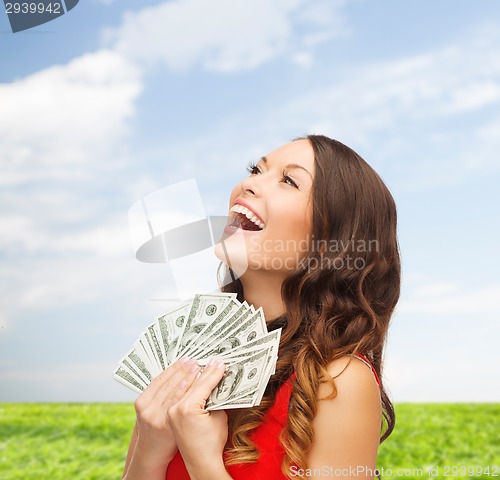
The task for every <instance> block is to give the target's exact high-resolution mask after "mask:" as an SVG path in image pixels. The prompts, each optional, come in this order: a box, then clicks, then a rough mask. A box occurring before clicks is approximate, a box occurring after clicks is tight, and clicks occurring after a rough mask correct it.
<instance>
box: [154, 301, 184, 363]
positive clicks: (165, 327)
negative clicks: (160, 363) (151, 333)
mask: <svg viewBox="0 0 500 480" xmlns="http://www.w3.org/2000/svg"><path fill="white" fill-rule="evenodd" d="M190 310H191V303H190V302H187V303H184V304H182V305H180V306H179V307H177V308H175V309H174V310H172V311H171V312H168V313H166V314H165V315H162V316H160V317H158V318H157V320H156V322H155V330H156V332H157V334H158V338H159V339H160V349H161V352H162V355H163V358H164V362H165V366H168V365H170V364H171V363H172V361H173V360H174V358H176V355H177V350H178V347H179V342H180V338H181V335H182V332H183V331H184V325H185V323H186V319H187V316H188V314H189V311H190Z"/></svg>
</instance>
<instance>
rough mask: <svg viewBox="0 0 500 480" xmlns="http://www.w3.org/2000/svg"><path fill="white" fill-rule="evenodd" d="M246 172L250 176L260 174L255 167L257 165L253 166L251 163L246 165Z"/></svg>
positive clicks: (258, 169)
mask: <svg viewBox="0 0 500 480" xmlns="http://www.w3.org/2000/svg"><path fill="white" fill-rule="evenodd" d="M247 170H248V173H250V175H258V174H259V173H262V172H261V171H260V168H259V167H258V166H257V164H255V163H253V162H250V163H249V164H248V167H247Z"/></svg>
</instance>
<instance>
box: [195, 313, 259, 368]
mask: <svg viewBox="0 0 500 480" xmlns="http://www.w3.org/2000/svg"><path fill="white" fill-rule="evenodd" d="M266 333H267V328H266V322H265V320H264V313H263V311H262V309H259V310H257V311H256V312H255V314H254V315H252V316H251V317H249V318H246V319H245V318H244V316H242V317H240V318H239V319H238V320H236V321H235V322H234V323H233V324H232V325H231V326H230V328H228V329H226V330H225V331H223V332H222V333H221V335H220V337H219V338H218V339H217V340H216V341H214V342H212V343H211V344H210V346H208V347H205V349H204V352H203V354H201V355H200V356H199V357H198V358H199V359H203V358H208V357H213V356H220V355H223V354H224V353H225V352H227V351H230V350H233V349H235V348H238V347H240V346H241V345H244V344H247V343H249V342H251V341H252V340H255V339H256V338H258V337H262V336H263V335H265V334H266Z"/></svg>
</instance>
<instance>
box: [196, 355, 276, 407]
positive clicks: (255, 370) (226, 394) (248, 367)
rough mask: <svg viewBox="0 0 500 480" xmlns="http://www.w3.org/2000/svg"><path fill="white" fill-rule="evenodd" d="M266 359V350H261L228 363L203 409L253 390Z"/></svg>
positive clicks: (256, 386) (258, 380)
mask: <svg viewBox="0 0 500 480" xmlns="http://www.w3.org/2000/svg"><path fill="white" fill-rule="evenodd" d="M266 359H267V356H266V352H265V351H262V352H259V353H257V354H255V355H253V356H251V357H249V358H245V359H243V360H241V361H239V362H234V363H231V364H229V365H228V366H227V367H226V372H225V373H224V376H223V377H222V380H221V381H220V382H219V383H218V385H217V386H216V387H215V389H214V390H213V391H212V393H211V394H210V396H209V397H208V400H207V403H206V405H205V409H206V410H210V409H211V408H213V407H216V406H217V405H220V404H222V403H226V402H230V401H232V400H235V399H236V398H237V397H245V396H246V395H249V394H251V393H253V392H255V391H256V389H257V388H258V386H259V383H260V376H261V374H262V373H263V370H264V367H265V364H266Z"/></svg>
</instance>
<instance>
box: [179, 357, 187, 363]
mask: <svg viewBox="0 0 500 480" xmlns="http://www.w3.org/2000/svg"><path fill="white" fill-rule="evenodd" d="M188 360H189V357H182V358H181V359H180V362H181V363H186V362H187V361H188Z"/></svg>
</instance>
